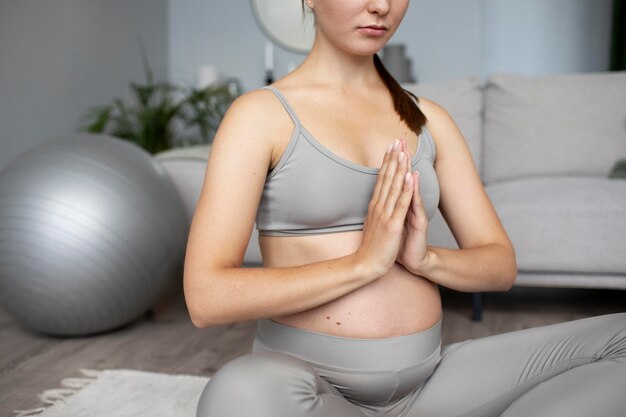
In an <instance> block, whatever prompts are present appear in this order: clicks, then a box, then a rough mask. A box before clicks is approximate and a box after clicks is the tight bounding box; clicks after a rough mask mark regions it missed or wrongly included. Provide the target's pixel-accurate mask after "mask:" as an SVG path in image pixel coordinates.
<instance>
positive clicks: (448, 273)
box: [184, 0, 626, 417]
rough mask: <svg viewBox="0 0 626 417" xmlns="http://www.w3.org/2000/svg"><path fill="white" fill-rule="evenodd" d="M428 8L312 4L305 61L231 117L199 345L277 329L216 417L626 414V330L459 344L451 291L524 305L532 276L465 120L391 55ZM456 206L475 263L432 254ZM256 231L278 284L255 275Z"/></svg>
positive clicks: (592, 326) (196, 267)
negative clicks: (248, 327) (434, 230)
mask: <svg viewBox="0 0 626 417" xmlns="http://www.w3.org/2000/svg"><path fill="white" fill-rule="evenodd" d="M292 1H293V0H292ZM408 3H409V1H408V0H307V1H306V3H303V9H306V10H307V13H312V14H313V17H314V19H315V27H316V37H315V42H314V45H313V47H312V49H311V51H310V53H309V55H308V56H307V57H306V59H305V60H304V62H303V63H302V64H301V65H300V66H299V67H298V68H296V69H295V70H294V71H293V72H291V73H290V74H288V75H287V76H285V77H284V78H281V79H280V80H278V81H277V82H275V83H274V84H272V85H271V86H268V87H264V88H261V89H258V90H255V91H252V92H249V93H246V94H244V95H243V96H241V97H239V98H238V99H237V100H236V101H235V102H234V103H233V105H232V106H231V107H230V109H229V110H228V113H227V114H226V116H225V118H224V120H223V122H222V124H221V126H220V128H219V130H218V132H217V135H216V137H215V141H214V143H213V147H212V151H211V155H210V159H209V163H208V165H207V171H206V176H205V180H204V184H203V188H202V192H201V195H200V199H199V201H198V204H197V207H196V211H195V213H194V217H193V221H192V226H191V230H190V234H189V241H188V246H187V254H186V259H185V276H184V291H185V299H186V302H187V307H188V310H189V313H190V317H191V319H192V321H193V323H194V324H195V325H196V326H197V327H207V326H214V325H223V324H228V323H235V322H241V321H244V320H258V327H257V333H256V337H255V339H254V344H253V346H252V353H251V354H247V355H244V356H242V357H239V358H237V359H235V360H233V361H231V362H229V363H228V364H226V365H225V366H224V367H222V368H221V369H220V370H219V371H218V372H217V373H216V374H215V375H214V376H213V377H212V378H211V379H210V381H209V383H208V384H207V385H206V387H205V389H204V391H203V392H202V395H201V397H200V399H199V403H198V408H197V416H198V417H243V416H245V417H248V416H249V417H252V416H255V417H283V416H284V417H305V416H311V417H337V416H346V417H364V416H386V417H399V416H404V417H431V416H432V417H434V416H441V417H443V416H448V417H449V416H500V415H502V416H506V417H513V416H516V417H522V416H523V417H528V416H569V417H574V416H585V417H587V416H590V415H593V416H620V415H624V413H625V412H626V411H625V410H626V395H624V387H626V314H612V315H605V316H598V317H591V318H586V319H581V320H576V321H571V322H565V323H559V324H555V325H550V326H544V327H538V328H533V329H525V330H521V331H516V332H511V333H506V334H501V335H496V336H491V337H486V338H482V339H476V340H468V341H464V342H460V343H455V344H452V345H447V346H441V318H442V308H441V299H440V295H439V291H438V286H439V285H443V286H445V287H448V288H451V289H454V290H457V291H467V292H473V291H504V290H507V289H509V288H510V287H511V286H512V284H513V282H514V280H515V276H516V262H515V253H514V250H513V247H512V245H511V242H510V240H509V238H508V236H507V234H506V232H505V231H504V229H503V228H502V225H501V223H500V221H499V219H498V216H497V214H496V212H495V210H494V208H493V206H492V204H491V202H490V200H489V198H488V197H487V195H486V193H485V191H484V189H483V187H482V184H481V181H480V178H479V176H478V174H477V172H476V170H475V168H474V163H473V161H472V157H471V154H470V152H469V150H468V147H467V145H466V142H465V140H464V138H463V136H462V134H461V132H460V131H459V129H458V128H457V126H456V124H455V123H454V121H453V120H452V118H451V117H450V115H449V114H448V113H447V112H446V111H445V109H443V108H442V107H441V106H439V105H438V104H436V103H435V102H433V101H431V100H428V99H426V98H424V97H419V98H418V97H415V96H412V95H411V94H409V93H407V92H406V91H404V90H403V89H402V88H401V87H400V86H399V85H398V83H397V82H396V81H395V80H394V79H393V78H392V77H391V76H390V75H389V73H388V72H387V71H386V70H385V68H384V67H383V65H382V63H381V61H380V59H379V58H378V56H377V55H376V52H377V51H379V50H380V49H381V48H383V47H384V46H385V44H386V43H387V41H388V40H389V38H390V37H391V36H392V35H393V33H394V32H395V31H396V29H397V28H398V26H399V25H400V22H401V21H402V19H403V17H404V15H405V12H406V10H407V7H408ZM423 41H424V42H435V43H436V42H437V39H436V38H432V39H424V40H423ZM437 208H439V209H440V210H441V212H442V214H443V215H444V217H445V219H446V221H447V223H448V224H449V226H450V228H451V230H452V232H453V234H454V236H455V238H456V240H457V242H458V243H459V247H460V249H458V250H451V249H445V248H439V247H433V246H429V245H427V242H426V236H427V229H428V222H429V219H430V218H431V217H432V216H433V214H434V213H435V211H436V210H437ZM255 222H256V227H257V228H258V232H259V245H260V248H261V253H262V258H263V267H259V268H242V263H243V257H244V253H245V251H246V248H247V245H248V242H249V239H250V235H251V231H252V227H253V226H254V224H255ZM619 387H621V388H619Z"/></svg>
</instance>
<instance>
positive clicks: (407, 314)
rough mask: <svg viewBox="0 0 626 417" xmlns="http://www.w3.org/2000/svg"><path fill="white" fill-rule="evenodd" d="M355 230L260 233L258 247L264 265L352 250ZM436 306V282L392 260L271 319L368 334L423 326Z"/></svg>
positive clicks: (435, 314) (437, 313) (436, 315)
mask: <svg viewBox="0 0 626 417" xmlns="http://www.w3.org/2000/svg"><path fill="white" fill-rule="evenodd" d="M361 236H362V232H360V231H357V232H346V233H341V234H332V235H319V236H306V237H289V238H282V237H281V238H270V237H265V236H264V237H262V238H261V240H260V247H261V253H262V254H263V260H264V264H265V265H266V266H270V267H271V266H289V264H291V265H298V264H300V265H302V264H306V263H311V262H315V261H320V260H324V259H332V258H336V257H339V256H344V255H347V254H349V253H353V252H354V251H355V250H356V248H358V244H360V238H361ZM276 239H280V240H276ZM296 239H297V240H296ZM279 254H280V255H279ZM278 259H280V260H281V262H278ZM287 260H288V261H287ZM294 261H296V262H294ZM279 263H280V264H279ZM441 312H442V309H441V298H440V295H439V289H438V287H437V285H436V284H434V283H433V282H431V281H429V280H427V279H425V278H423V277H420V276H416V275H413V274H412V273H410V272H408V271H407V270H406V269H404V267H402V266H401V265H399V264H395V265H394V266H393V267H392V269H391V270H390V271H389V272H388V273H387V274H386V275H385V276H383V277H381V278H379V279H377V280H376V281H373V282H371V283H370V284H367V285H365V286H363V287H361V288H359V289H357V290H355V291H352V292H351V293H348V294H346V295H344V296H342V297H339V298H337V299H335V300H333V301H331V302H329V303H326V304H323V305H320V306H318V307H315V308H313V309H310V310H306V311H303V312H299V313H296V314H291V315H288V316H280V317H273V318H272V320H275V321H277V322H280V323H284V324H287V325H290V326H294V327H298V328H302V329H307V330H311V331H314V332H318V333H324V334H331V335H335V336H342V337H354V338H364V339H370V338H384V337H395V336H403V335H407V334H411V333H416V332H419V331H422V330H425V329H428V328H430V327H432V326H433V325H434V324H436V323H437V321H439V319H440V317H441Z"/></svg>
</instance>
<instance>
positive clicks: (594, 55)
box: [482, 0, 612, 75]
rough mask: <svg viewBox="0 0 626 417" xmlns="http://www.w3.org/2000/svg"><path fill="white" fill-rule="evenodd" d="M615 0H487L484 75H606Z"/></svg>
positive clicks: (484, 35) (484, 16)
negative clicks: (500, 73)
mask: <svg viewBox="0 0 626 417" xmlns="http://www.w3.org/2000/svg"><path fill="white" fill-rule="evenodd" d="M611 13H612V0H523V1H520V0H485V1H484V6H483V21H484V26H483V27H484V31H483V39H482V43H483V73H484V74H490V73H493V72H495V71H509V72H518V73H523V74H529V75H539V74H559V73H570V72H589V71H605V70H607V69H608V65H609V51H610V31H611Z"/></svg>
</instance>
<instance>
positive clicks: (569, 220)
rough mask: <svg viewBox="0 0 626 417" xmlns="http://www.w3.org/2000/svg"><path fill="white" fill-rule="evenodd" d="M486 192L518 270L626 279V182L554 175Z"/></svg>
mask: <svg viewBox="0 0 626 417" xmlns="http://www.w3.org/2000/svg"><path fill="white" fill-rule="evenodd" d="M486 191H487V193H488V194H489V196H490V198H491V201H492V202H493V204H494V206H495V208H496V211H497V212H498V215H499V217H500V219H501V221H502V224H503V225H504V228H505V229H506V231H507V232H508V234H509V237H510V238H511V241H512V242H513V246H514V247H515V251H516V254H517V264H518V269H519V270H520V271H525V272H528V271H544V272H549V271H551V272H566V273H567V272H571V273H578V274H581V273H590V274H593V273H608V274H610V273H616V274H622V275H623V274H626V256H624V254H626V239H624V237H625V236H626V181H624V180H617V179H605V178H601V177H595V178H594V177H575V176H571V177H564V176H553V177H544V178H526V179H519V180H513V181H507V182H500V183H495V184H491V185H488V186H487V187H486Z"/></svg>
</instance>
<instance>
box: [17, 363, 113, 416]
mask: <svg viewBox="0 0 626 417" xmlns="http://www.w3.org/2000/svg"><path fill="white" fill-rule="evenodd" d="M79 371H80V372H81V373H82V374H83V375H85V377H84V378H76V377H70V378H63V379H62V380H61V385H62V386H64V387H66V388H55V389H49V390H45V391H44V392H43V393H41V394H38V395H37V397H38V398H39V399H40V400H41V401H43V403H44V404H47V405H48V406H47V407H39V408H33V409H30V410H13V413H15V414H16V415H15V416H13V417H27V416H32V415H35V414H39V413H41V412H43V411H45V410H46V408H48V407H50V406H53V405H55V404H58V403H63V402H65V399H66V398H67V397H70V396H71V395H72V394H75V393H76V392H78V391H80V389H82V388H84V387H86V386H87V385H89V384H90V383H92V382H93V381H95V380H96V378H97V377H98V376H99V375H100V374H101V373H102V371H100V370H98V369H85V368H80V369H79Z"/></svg>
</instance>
